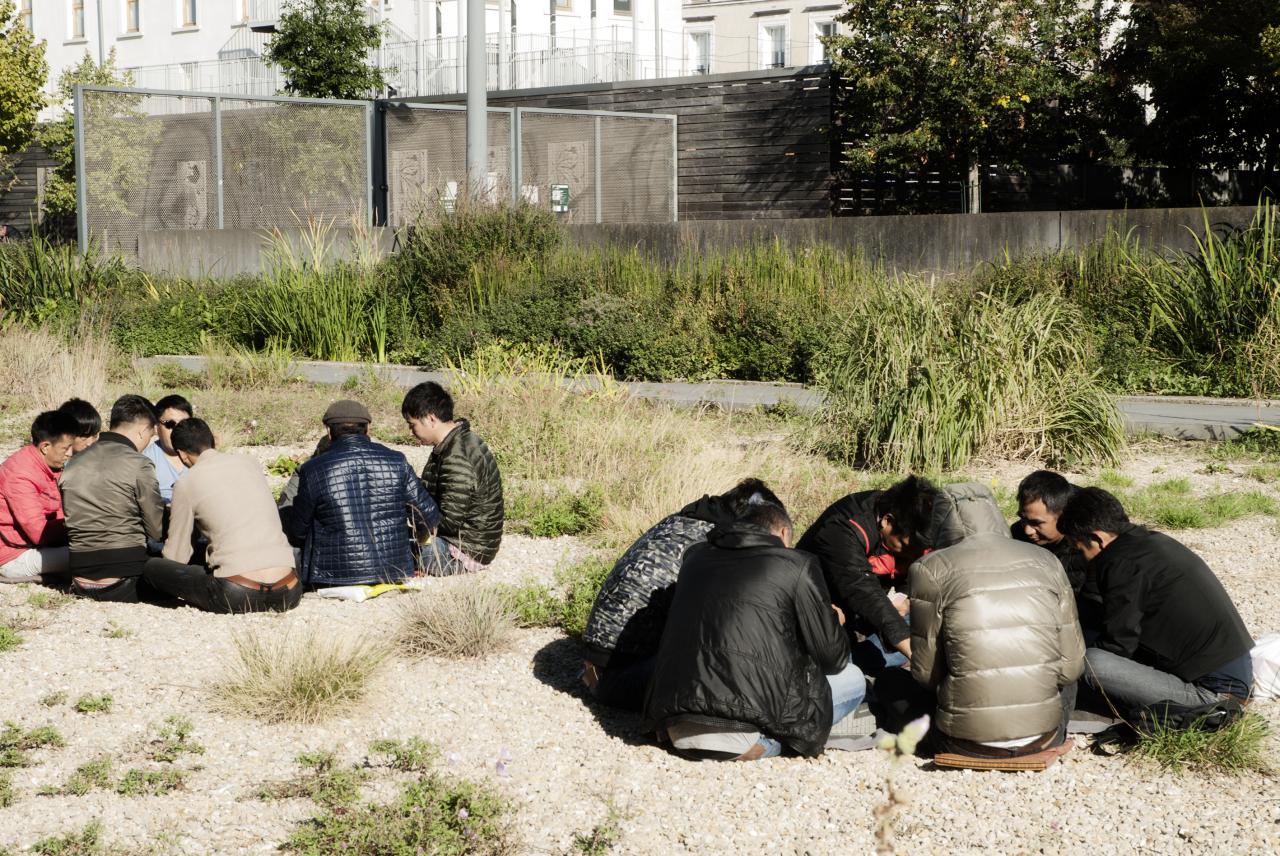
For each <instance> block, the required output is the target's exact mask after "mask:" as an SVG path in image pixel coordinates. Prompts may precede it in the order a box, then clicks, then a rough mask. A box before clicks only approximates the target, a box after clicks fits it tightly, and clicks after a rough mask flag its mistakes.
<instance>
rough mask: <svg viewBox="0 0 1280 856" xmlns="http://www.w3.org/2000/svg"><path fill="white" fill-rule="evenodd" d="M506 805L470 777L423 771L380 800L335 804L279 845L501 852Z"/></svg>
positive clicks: (321, 852)
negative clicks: (463, 778)
mask: <svg viewBox="0 0 1280 856" xmlns="http://www.w3.org/2000/svg"><path fill="white" fill-rule="evenodd" d="M509 813H510V809H509V807H508V806H507V804H506V802H505V801H504V800H502V798H500V797H499V796H497V795H496V794H493V793H491V792H490V791H488V790H487V789H485V788H482V787H480V786H478V785H475V784H472V783H470V782H465V781H458V780H452V779H446V778H444V777H443V776H439V775H436V774H433V773H426V774H423V775H421V776H419V778H418V779H417V780H416V781H414V782H411V783H410V784H408V785H406V786H405V787H404V789H403V790H402V791H401V792H400V794H399V796H398V797H397V798H396V799H395V800H393V801H391V802H390V803H386V804H377V803H369V804H366V805H363V806H359V807H339V808H335V809H331V810H329V811H327V812H325V813H324V814H322V815H320V816H318V817H314V818H312V819H311V820H309V821H306V822H304V823H303V824H302V825H301V826H299V828H298V829H297V831H295V832H294V833H293V835H292V836H291V837H290V838H289V840H288V841H287V842H285V843H284V844H283V845H281V849H282V850H285V851H288V852H291V853H301V854H304V856H328V854H331V853H348V852H349V853H370V854H375V853H386V854H393V853H396V854H398V853H406V854H408V853H436V854H475V856H505V854H508V853H514V852H515V851H516V842H515V840H514V838H513V835H512V832H511V829H510V825H509V822H508V816H509Z"/></svg>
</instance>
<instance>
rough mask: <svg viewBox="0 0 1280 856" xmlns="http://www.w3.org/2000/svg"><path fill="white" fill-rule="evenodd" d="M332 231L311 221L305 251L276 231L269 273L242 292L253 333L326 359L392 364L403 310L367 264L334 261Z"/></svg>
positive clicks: (269, 256) (305, 230)
mask: <svg viewBox="0 0 1280 856" xmlns="http://www.w3.org/2000/svg"><path fill="white" fill-rule="evenodd" d="M333 240H334V233H333V228H332V225H331V224H326V223H322V222H312V223H311V224H310V225H308V226H307V228H305V229H304V230H303V232H302V247H301V249H298V248H295V247H294V245H293V244H292V243H291V242H290V241H289V240H288V238H286V237H285V236H284V235H283V234H282V233H280V232H278V231H277V232H276V233H275V234H274V235H273V237H272V239H271V244H270V247H269V251H268V254H267V255H268V258H269V259H270V268H269V270H268V271H267V273H266V274H265V275H264V276H263V277H262V279H261V281H260V282H259V283H258V284H257V287H256V288H252V289H246V290H245V291H244V293H243V300H244V303H245V312H246V314H247V316H248V318H249V322H250V326H251V328H252V329H253V331H254V333H255V334H256V335H257V336H259V337H261V339H262V340H264V341H266V342H272V343H278V344H280V345H283V346H285V347H288V348H292V349H296V350H298V351H300V352H302V353H303V354H306V355H307V356H311V357H315V358H316V359H321V360H337V361H341V362H354V361H356V360H361V359H366V358H368V359H373V360H375V361H376V362H380V363H382V362H386V361H387V349H388V342H389V339H390V336H391V329H392V325H393V324H394V323H396V322H395V316H397V315H403V314H404V306H403V305H402V304H401V303H400V301H399V298H398V297H396V296H395V295H394V294H393V293H392V292H391V291H390V290H389V289H387V288H385V287H383V283H382V282H381V280H380V278H379V276H378V273H377V269H376V268H375V267H374V266H373V265H372V264H371V263H369V261H368V260H357V261H355V262H340V261H334V260H333V258H332V254H333Z"/></svg>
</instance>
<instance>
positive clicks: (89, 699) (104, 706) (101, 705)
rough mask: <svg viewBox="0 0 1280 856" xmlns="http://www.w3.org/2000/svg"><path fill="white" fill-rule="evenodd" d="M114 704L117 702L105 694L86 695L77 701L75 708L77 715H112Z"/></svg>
mask: <svg viewBox="0 0 1280 856" xmlns="http://www.w3.org/2000/svg"><path fill="white" fill-rule="evenodd" d="M113 704H115V701H114V700H113V699H112V698H111V696H109V695H106V694H105V693H104V694H103V695H92V694H90V693H86V694H84V695H82V696H80V698H78V699H76V704H75V708H76V712H77V713H110V712H111V706H112V705H113Z"/></svg>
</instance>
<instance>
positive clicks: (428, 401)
mask: <svg viewBox="0 0 1280 856" xmlns="http://www.w3.org/2000/svg"><path fill="white" fill-rule="evenodd" d="M400 413H401V415H402V416H404V418H405V419H425V418H427V417H428V416H434V417H435V418H437V419H439V420H440V421H441V422H452V421H453V396H452V395H450V394H449V391H448V390H447V389H445V388H444V387H443V386H441V385H440V384H438V383H436V382H435V381H433V380H427V381H423V382H422V383H420V384H418V385H417V386H415V387H414V388H413V389H411V390H409V391H408V392H407V393H406V394H405V397H404V403H402V404H401V405H400Z"/></svg>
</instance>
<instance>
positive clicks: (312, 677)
mask: <svg viewBox="0 0 1280 856" xmlns="http://www.w3.org/2000/svg"><path fill="white" fill-rule="evenodd" d="M235 649H236V654H237V656H236V658H235V659H234V660H232V662H231V665H230V666H229V667H228V670H227V673H226V675H225V676H224V677H223V679H222V680H221V681H220V682H218V683H217V684H215V685H214V687H213V694H214V703H215V706H216V707H217V708H218V709H220V710H222V711H223V712H225V713H230V714H238V715H245V716H250V717H252V718H254V719H261V720H263V721H265V722H301V723H312V722H318V721H320V720H322V719H326V718H328V717H330V716H335V715H337V714H340V713H343V712H345V711H348V710H350V709H351V708H352V707H354V706H355V705H357V704H359V703H360V702H361V701H362V700H363V699H364V697H365V694H366V693H367V691H368V689H369V684H370V682H371V680H372V679H373V677H374V676H375V675H376V674H377V672H378V670H379V669H380V668H381V666H382V664H383V663H384V662H385V660H386V658H387V654H388V651H387V648H386V646H385V645H383V644H382V643H380V642H378V641H375V640H374V639H373V638H371V637H369V636H364V635H357V634H352V633H349V632H348V633H343V632H335V631H334V630H332V629H328V628H320V627H307V628H305V629H303V630H296V631H292V630H291V631H286V632H283V633H280V632H271V631H270V630H264V629H259V630H251V631H247V632H245V633H242V634H239V635H237V636H236V637H235Z"/></svg>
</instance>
